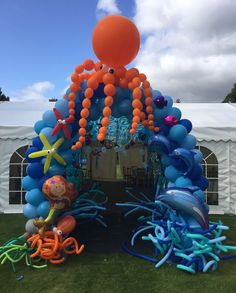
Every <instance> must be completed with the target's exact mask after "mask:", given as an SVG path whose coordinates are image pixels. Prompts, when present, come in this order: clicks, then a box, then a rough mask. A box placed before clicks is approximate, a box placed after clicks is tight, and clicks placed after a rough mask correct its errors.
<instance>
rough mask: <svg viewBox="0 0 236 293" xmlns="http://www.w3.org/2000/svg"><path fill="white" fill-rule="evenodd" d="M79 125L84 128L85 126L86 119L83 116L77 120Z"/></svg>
mask: <svg viewBox="0 0 236 293" xmlns="http://www.w3.org/2000/svg"><path fill="white" fill-rule="evenodd" d="M79 126H80V127H83V128H85V127H86V126H87V120H86V119H85V118H81V119H80V120H79Z"/></svg>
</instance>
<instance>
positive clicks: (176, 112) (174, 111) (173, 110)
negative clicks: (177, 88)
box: [168, 107, 182, 120]
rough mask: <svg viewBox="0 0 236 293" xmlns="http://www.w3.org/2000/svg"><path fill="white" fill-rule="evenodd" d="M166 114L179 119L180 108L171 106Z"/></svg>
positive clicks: (180, 114)
mask: <svg viewBox="0 0 236 293" xmlns="http://www.w3.org/2000/svg"><path fill="white" fill-rule="evenodd" d="M168 115H172V116H174V117H175V118H176V119H177V120H180V118H181V116H182V113H181V111H180V109H178V108H176V107H173V108H171V109H170V111H169V113H168Z"/></svg>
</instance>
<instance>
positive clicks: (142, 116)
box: [140, 112, 146, 121]
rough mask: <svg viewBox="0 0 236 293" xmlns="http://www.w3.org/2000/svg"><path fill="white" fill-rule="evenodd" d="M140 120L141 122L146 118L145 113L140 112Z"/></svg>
mask: <svg viewBox="0 0 236 293" xmlns="http://www.w3.org/2000/svg"><path fill="white" fill-rule="evenodd" d="M140 118H141V120H142V121H143V120H145V118H146V115H145V113H143V112H141V115H140Z"/></svg>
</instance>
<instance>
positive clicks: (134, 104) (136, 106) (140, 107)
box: [132, 99, 142, 110]
mask: <svg viewBox="0 0 236 293" xmlns="http://www.w3.org/2000/svg"><path fill="white" fill-rule="evenodd" d="M132 106H133V108H138V109H140V110H141V109H142V103H141V102H140V101H139V100H138V99H135V100H133V102H132Z"/></svg>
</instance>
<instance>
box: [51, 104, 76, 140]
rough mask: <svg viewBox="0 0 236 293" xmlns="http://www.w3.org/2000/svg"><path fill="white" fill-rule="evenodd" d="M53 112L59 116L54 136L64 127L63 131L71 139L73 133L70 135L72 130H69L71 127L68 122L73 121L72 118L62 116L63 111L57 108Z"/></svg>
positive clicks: (53, 132)
mask: <svg viewBox="0 0 236 293" xmlns="http://www.w3.org/2000/svg"><path fill="white" fill-rule="evenodd" d="M53 112H54V114H55V116H56V118H57V124H56V126H55V127H54V128H53V130H52V136H54V135H55V134H57V133H58V132H59V131H60V130H61V129H62V130H63V132H64V133H65V137H66V138H67V139H70V138H71V135H70V131H69V128H68V124H69V123H71V122H72V120H71V119H70V118H69V117H68V118H66V119H64V118H63V117H62V115H61V113H60V112H59V111H58V110H57V109H56V108H54V109H53Z"/></svg>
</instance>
